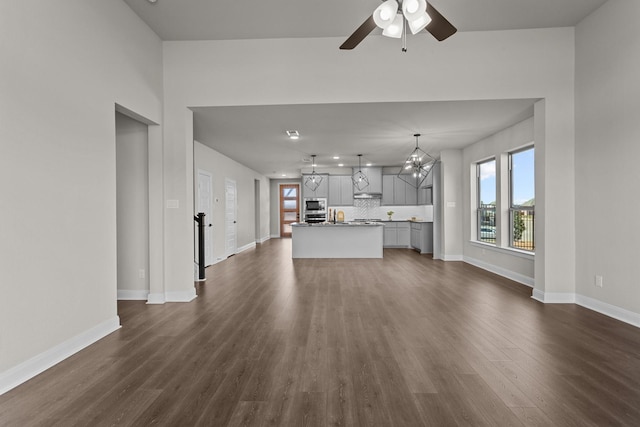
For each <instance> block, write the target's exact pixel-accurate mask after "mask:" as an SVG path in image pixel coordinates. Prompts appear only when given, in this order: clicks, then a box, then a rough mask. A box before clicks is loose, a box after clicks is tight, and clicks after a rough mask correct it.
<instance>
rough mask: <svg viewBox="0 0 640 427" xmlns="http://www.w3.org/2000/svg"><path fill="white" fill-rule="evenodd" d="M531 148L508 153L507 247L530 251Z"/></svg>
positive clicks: (532, 205) (532, 245)
mask: <svg viewBox="0 0 640 427" xmlns="http://www.w3.org/2000/svg"><path fill="white" fill-rule="evenodd" d="M534 166H535V164H534V148H533V147H528V148H525V149H523V150H519V151H515V152H512V153H509V224H510V227H509V228H510V231H509V246H511V247H512V248H515V249H522V250H526V251H533V250H534V249H535V240H534V218H535V208H536V199H535V197H536V192H535V167H534Z"/></svg>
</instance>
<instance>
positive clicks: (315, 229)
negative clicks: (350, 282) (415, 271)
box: [291, 222, 384, 258]
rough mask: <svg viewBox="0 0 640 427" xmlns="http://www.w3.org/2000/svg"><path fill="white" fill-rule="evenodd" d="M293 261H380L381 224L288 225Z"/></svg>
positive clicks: (382, 227) (382, 228)
mask: <svg viewBox="0 0 640 427" xmlns="http://www.w3.org/2000/svg"><path fill="white" fill-rule="evenodd" d="M291 228H292V233H291V240H292V251H291V252H292V257H293V258H382V241H383V230H384V226H383V225H382V223H380V222H344V223H335V224H334V223H319V224H306V223H294V224H291Z"/></svg>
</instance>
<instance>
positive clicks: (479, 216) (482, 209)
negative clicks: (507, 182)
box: [476, 157, 498, 246]
mask: <svg viewBox="0 0 640 427" xmlns="http://www.w3.org/2000/svg"><path fill="white" fill-rule="evenodd" d="M491 162H493V163H494V165H495V166H494V171H495V188H494V191H495V193H496V196H497V194H498V192H497V191H498V187H497V186H498V180H497V173H498V171H497V166H498V161H497V159H496V158H495V157H490V158H487V159H484V160H481V161H478V162H476V199H477V200H476V241H477V242H480V243H483V244H488V245H494V246H495V245H496V244H497V234H496V231H497V224H496V214H497V209H496V205H483V204H482V197H481V195H482V184H481V181H482V180H481V173H480V168H481V167H482V165H484V164H487V163H491ZM496 203H497V200H496ZM489 206H493V208H490V207H489ZM491 212H493V215H492V216H493V237H484V238H483V236H482V229H483V227H485V226H486V225H485V226H483V224H482V223H483V218H484V217H486V214H487V213H489V216H491V215H490V213H491Z"/></svg>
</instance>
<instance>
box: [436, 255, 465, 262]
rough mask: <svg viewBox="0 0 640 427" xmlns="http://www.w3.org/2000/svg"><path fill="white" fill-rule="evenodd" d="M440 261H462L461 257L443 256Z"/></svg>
mask: <svg viewBox="0 0 640 427" xmlns="http://www.w3.org/2000/svg"><path fill="white" fill-rule="evenodd" d="M441 259H442V260H443V261H464V257H463V256H462V255H444V256H443V257H442V258H441Z"/></svg>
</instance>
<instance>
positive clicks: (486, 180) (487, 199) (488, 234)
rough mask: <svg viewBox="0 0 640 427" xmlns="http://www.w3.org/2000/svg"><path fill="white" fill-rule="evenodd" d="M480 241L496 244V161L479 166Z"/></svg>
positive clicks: (479, 164) (485, 162) (488, 161)
mask: <svg viewBox="0 0 640 427" xmlns="http://www.w3.org/2000/svg"><path fill="white" fill-rule="evenodd" d="M476 176H477V179H478V193H477V194H478V227H477V230H478V240H479V241H481V242H487V243H496V160H495V159H491V160H487V161H484V162H482V163H478V164H477V175H476Z"/></svg>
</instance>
